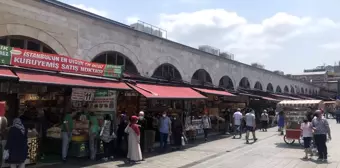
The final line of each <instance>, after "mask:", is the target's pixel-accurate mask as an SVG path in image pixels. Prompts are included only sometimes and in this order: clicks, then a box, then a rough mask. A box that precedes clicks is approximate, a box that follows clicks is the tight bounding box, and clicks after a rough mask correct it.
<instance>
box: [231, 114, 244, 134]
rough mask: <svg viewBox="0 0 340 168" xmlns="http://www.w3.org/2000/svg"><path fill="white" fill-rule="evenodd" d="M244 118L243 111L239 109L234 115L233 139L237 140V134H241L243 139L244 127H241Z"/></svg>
mask: <svg viewBox="0 0 340 168" xmlns="http://www.w3.org/2000/svg"><path fill="white" fill-rule="evenodd" d="M242 118H243V115H242V113H241V109H240V108H238V109H237V111H236V112H235V113H234V115H233V120H234V123H233V125H234V131H233V138H235V136H236V135H237V134H239V135H240V138H242V127H241V124H242Z"/></svg>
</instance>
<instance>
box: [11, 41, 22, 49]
mask: <svg viewBox="0 0 340 168" xmlns="http://www.w3.org/2000/svg"><path fill="white" fill-rule="evenodd" d="M9 45H10V46H11V47H16V48H21V49H25V41H24V40H22V39H10V43H9Z"/></svg>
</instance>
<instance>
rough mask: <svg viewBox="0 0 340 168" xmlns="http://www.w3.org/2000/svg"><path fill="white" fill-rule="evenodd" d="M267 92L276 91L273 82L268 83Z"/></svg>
mask: <svg viewBox="0 0 340 168" xmlns="http://www.w3.org/2000/svg"><path fill="white" fill-rule="evenodd" d="M267 92H274V87H273V85H272V84H271V83H268V85H267Z"/></svg>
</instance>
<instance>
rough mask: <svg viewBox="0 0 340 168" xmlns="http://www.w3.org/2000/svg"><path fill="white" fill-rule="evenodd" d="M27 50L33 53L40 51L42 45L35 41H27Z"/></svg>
mask: <svg viewBox="0 0 340 168" xmlns="http://www.w3.org/2000/svg"><path fill="white" fill-rule="evenodd" d="M27 50H31V51H37V52H39V51H40V44H38V43H36V42H34V41H27Z"/></svg>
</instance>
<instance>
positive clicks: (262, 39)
mask: <svg viewBox="0 0 340 168" xmlns="http://www.w3.org/2000/svg"><path fill="white" fill-rule="evenodd" d="M159 26H160V27H161V28H163V29H165V30H167V32H168V37H170V38H171V39H175V41H178V42H181V43H184V44H187V45H190V46H192V47H197V46H198V45H203V44H207V45H211V46H213V47H217V48H219V49H221V50H222V51H223V50H224V51H230V52H232V53H234V54H235V58H236V59H238V58H241V59H242V60H241V61H246V62H247V61H254V60H257V59H259V58H261V59H262V58H269V57H270V56H271V55H272V53H276V52H278V51H280V52H281V51H285V50H290V51H294V50H295V49H296V48H294V47H292V46H290V45H289V43H290V42H294V41H295V39H296V38H300V37H301V38H302V37H304V36H307V35H308V36H310V37H314V35H318V34H321V33H323V32H326V31H329V30H331V29H336V28H339V27H340V26H339V24H338V23H336V22H334V21H333V20H331V19H329V18H312V17H299V16H294V15H290V14H288V13H284V12H280V13H276V14H275V15H273V16H271V17H269V18H266V19H263V20H262V21H260V22H257V23H253V22H250V21H249V20H247V19H246V18H244V17H242V16H239V15H238V14H237V13H235V12H229V11H226V10H224V9H204V10H200V11H195V12H191V13H189V12H182V13H177V14H161V15H160V22H159ZM306 42H308V39H307V41H306ZM315 48H317V45H316V46H315ZM255 56H256V57H255ZM247 63H249V62H247Z"/></svg>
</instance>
